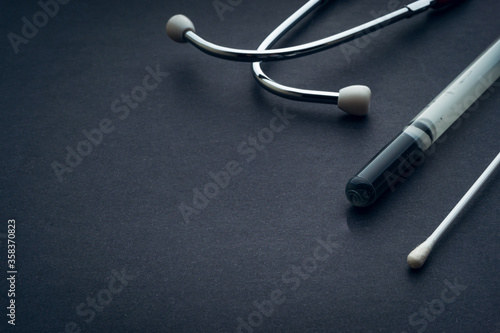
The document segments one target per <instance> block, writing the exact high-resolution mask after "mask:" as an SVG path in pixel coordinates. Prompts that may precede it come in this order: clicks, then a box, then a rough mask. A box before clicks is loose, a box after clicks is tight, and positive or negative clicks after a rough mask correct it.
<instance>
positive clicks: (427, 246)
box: [407, 153, 500, 269]
mask: <svg viewBox="0 0 500 333" xmlns="http://www.w3.org/2000/svg"><path fill="white" fill-rule="evenodd" d="M499 164H500V153H499V154H498V155H497V157H495V159H494V160H493V162H491V163H490V165H489V166H488V167H487V168H486V170H484V172H483V173H482V174H481V176H480V177H479V178H478V179H477V180H476V182H475V183H474V184H473V185H472V186H471V188H470V189H469V190H468V191H467V193H465V195H464V196H463V197H462V199H461V200H460V201H459V202H458V203H457V205H456V206H455V207H454V208H453V210H452V211H451V212H450V213H449V214H448V216H446V218H445V219H444V220H443V222H441V224H440V225H439V226H438V227H437V229H436V230H435V231H434V232H433V233H432V234H431V235H430V236H429V238H427V239H426V240H425V242H423V243H422V244H420V245H419V246H417V247H416V248H415V249H414V250H413V251H411V252H410V254H409V255H408V258H407V262H408V265H410V267H411V268H415V269H416V268H420V267H422V266H423V264H424V263H425V260H426V259H427V257H428V256H429V254H430V253H431V251H432V248H433V247H434V244H436V242H437V241H438V240H439V238H441V236H442V235H443V234H444V232H445V231H446V230H447V229H448V227H449V226H450V225H451V224H452V222H453V221H454V220H455V218H456V217H457V215H458V214H459V213H460V212H461V211H462V210H463V209H464V207H465V205H467V203H468V202H469V201H470V199H472V197H473V196H474V195H475V194H476V193H477V191H478V190H479V188H480V187H481V186H482V185H483V184H484V182H485V181H486V180H487V179H488V177H489V176H491V174H492V173H493V171H495V168H496V167H497V166H498V165H499Z"/></svg>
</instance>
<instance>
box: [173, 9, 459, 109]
mask: <svg viewBox="0 0 500 333" xmlns="http://www.w3.org/2000/svg"><path fill="white" fill-rule="evenodd" d="M325 1H326V0H310V1H308V2H307V3H306V4H305V5H303V6H302V7H301V8H300V9H299V10H297V11H296V12H295V13H294V14H292V16H290V17H289V18H288V19H287V20H285V21H284V22H283V23H282V24H281V25H280V26H278V27H277V28H276V29H275V30H274V31H273V32H272V33H271V34H270V35H269V36H268V37H267V38H266V39H265V40H264V41H263V42H262V43H261V45H260V46H259V48H258V49H257V50H240V49H234V48H228V47H224V46H220V45H216V44H213V43H210V42H208V41H206V40H204V39H203V38H201V37H200V36H198V35H197V34H196V33H195V27H194V25H193V23H192V22H191V21H190V20H189V18H187V17H186V16H184V15H175V16H173V17H172V18H170V20H169V21H168V22H167V26H166V30H167V34H168V35H169V37H170V38H171V39H173V40H174V41H176V42H180V43H185V42H190V43H191V44H193V45H194V46H195V47H197V48H198V49H200V50H201V51H203V52H205V53H207V54H210V55H212V56H215V57H218V58H223V59H228V60H233V61H243V62H253V64H252V67H253V72H254V76H255V78H256V79H257V81H258V82H259V84H260V85H262V86H263V87H264V88H265V89H267V90H268V91H270V92H272V93H274V94H276V95H279V96H282V97H285V98H289V99H293V100H298V101H306V102H314V103H328V104H337V105H338V107H339V108H340V109H342V110H344V111H345V112H347V113H350V114H354V115H365V114H366V113H367V112H368V106H369V103H370V98H371V92H370V89H369V88H368V87H366V86H349V87H346V88H343V89H341V90H340V91H339V92H327V91H317V90H305V89H298V88H292V87H288V86H285V85H282V84H280V83H277V82H275V81H274V80H272V79H271V78H270V77H269V76H267V75H266V74H265V73H264V72H263V71H262V68H261V66H260V63H259V62H261V61H277V60H285V59H292V58H297V57H302V56H306V55H309V54H313V53H316V52H319V51H322V50H325V49H328V48H331V47H334V46H338V45H341V44H343V43H346V42H349V41H351V40H353V39H356V38H358V37H360V36H363V35H365V34H368V33H370V32H374V31H376V30H378V29H381V28H382V27H385V26H387V25H390V24H392V23H395V22H397V21H399V20H401V19H403V18H408V17H410V16H413V15H414V14H417V13H420V12H422V11H425V10H426V9H428V8H430V7H432V8H438V7H442V6H445V5H448V4H450V3H452V2H455V1H457V0H418V1H415V2H412V3H410V4H408V5H407V6H405V7H403V8H401V9H399V10H396V11H394V12H392V13H389V14H387V15H384V16H382V17H380V18H377V19H374V20H372V21H369V22H367V23H365V24H362V25H359V26H357V27H354V28H352V29H349V30H346V31H344V32H341V33H338V34H336V35H333V36H330V37H326V38H323V39H320V40H317V41H314V42H310V43H306V44H302V45H297V46H293V47H287V48H280V49H271V50H269V49H268V48H270V47H272V45H273V44H274V43H275V42H276V41H277V40H278V39H279V38H280V37H281V36H283V35H284V34H285V33H286V32H287V31H289V30H290V29H291V28H292V27H293V26H294V25H295V24H297V22H299V21H300V20H301V19H302V18H304V17H305V16H306V15H307V14H309V13H310V12H311V11H312V10H313V9H314V8H316V7H317V6H319V5H320V4H321V3H323V2H325Z"/></svg>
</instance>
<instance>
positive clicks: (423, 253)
mask: <svg viewBox="0 0 500 333" xmlns="http://www.w3.org/2000/svg"><path fill="white" fill-rule="evenodd" d="M431 250H432V246H430V245H429V244H428V243H427V242H423V243H422V244H420V245H419V246H417V247H416V248H415V249H414V250H413V251H411V252H410V254H409V255H408V258H407V259H406V261H407V262H408V265H410V267H411V268H413V269H417V268H420V267H422V266H423V265H424V263H425V260H427V257H428V256H429V253H431Z"/></svg>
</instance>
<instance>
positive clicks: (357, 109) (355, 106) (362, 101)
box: [337, 86, 372, 116]
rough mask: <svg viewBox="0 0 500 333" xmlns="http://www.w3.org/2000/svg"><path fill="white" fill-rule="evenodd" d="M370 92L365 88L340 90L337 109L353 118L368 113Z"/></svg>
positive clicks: (357, 87)
mask: <svg viewBox="0 0 500 333" xmlns="http://www.w3.org/2000/svg"><path fill="white" fill-rule="evenodd" d="M371 97H372V92H371V90H370V88H368V87H367V86H349V87H345V88H342V89H340V91H339V100H338V103H337V105H338V107H339V109H341V110H342V111H345V112H347V113H349V114H353V115H355V116H364V115H366V114H367V113H368V108H369V107H370V99H371Z"/></svg>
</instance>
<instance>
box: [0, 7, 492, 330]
mask: <svg viewBox="0 0 500 333" xmlns="http://www.w3.org/2000/svg"><path fill="white" fill-rule="evenodd" d="M232 3H233V4H237V3H238V2H237V1H233V2H232ZM302 3H303V2H302V1H291V2H290V1H282V0H280V1H260V0H254V1H247V0H243V1H241V3H240V4H238V5H237V6H235V7H234V8H233V9H234V10H233V11H228V12H226V13H224V15H223V18H224V20H221V19H220V17H219V16H218V15H217V12H216V10H215V9H214V6H213V3H212V1H204V2H195V1H141V2H132V1H125V2H123V1H121V2H118V1H76V0H73V1H71V2H69V3H68V4H66V5H61V6H60V8H59V12H58V13H57V14H56V15H55V16H54V17H53V18H50V19H49V21H48V23H47V24H46V25H45V26H43V27H41V28H40V29H39V31H38V33H37V35H36V36H34V37H33V38H31V39H29V41H28V42H27V43H26V44H20V45H19V52H18V53H17V54H16V53H15V52H14V49H13V47H12V46H11V43H10V42H9V39H8V34H9V32H13V33H16V34H21V28H22V25H23V22H22V18H23V17H27V18H28V19H29V20H31V21H32V18H33V14H35V13H36V12H38V11H40V6H39V5H38V4H37V3H36V2H35V1H23V2H19V1H6V2H4V3H3V4H2V5H0V13H1V14H0V26H1V32H2V34H3V36H4V37H3V42H2V43H1V44H0V48H1V53H2V60H3V61H2V63H1V64H0V71H1V73H2V80H1V86H0V87H1V92H2V94H1V101H2V103H1V105H2V111H1V118H0V119H1V125H2V140H1V156H2V159H1V170H2V177H1V179H2V186H1V187H0V191H1V192H0V193H1V197H2V204H1V223H0V233H1V234H0V237H2V238H0V243H1V244H0V249H1V250H0V258H1V262H2V266H1V270H0V276H6V275H7V274H6V271H7V269H6V265H4V263H5V256H6V254H7V248H6V239H5V235H6V233H7V220H8V219H12V218H14V219H16V222H17V229H16V241H17V266H18V271H19V273H18V276H17V284H16V288H17V290H16V291H17V292H16V304H17V312H16V314H17V317H16V326H15V327H11V326H10V325H6V322H7V317H6V312H7V310H6V306H7V297H6V293H7V289H8V286H7V283H6V280H5V278H2V281H3V282H2V283H1V284H0V287H1V290H0V295H1V298H0V301H1V306H0V308H1V309H3V310H2V313H1V316H0V318H3V319H2V320H1V321H2V323H1V325H2V327H6V326H8V327H7V329H8V331H18V332H63V331H64V330H65V326H67V328H71V326H72V325H78V327H79V329H80V330H81V331H82V332H110V331H112V332H226V331H227V332H229V331H236V330H237V328H238V325H239V321H238V318H243V319H242V320H243V321H244V322H246V323H248V320H250V322H251V323H252V324H253V325H254V326H256V327H254V328H251V327H250V326H245V327H243V326H242V327H241V330H242V331H250V330H249V329H253V330H254V331H255V332H259V331H262V332H276V331H283V332H351V331H352V332H403V331H407V332H417V331H420V332H422V331H428V332H444V331H446V332H500V316H499V312H498V309H499V308H500V301H499V300H500V287H499V284H498V275H499V273H500V262H499V256H498V253H499V252H500V245H499V244H500V242H499V236H500V233H499V227H498V222H499V208H498V203H499V202H500V192H499V191H498V185H499V179H498V173H497V175H496V177H494V178H493V179H492V180H491V181H490V182H488V183H487V185H486V186H485V187H484V188H483V189H482V190H481V191H480V193H479V194H478V195H477V197H475V198H474V200H473V201H472V205H470V206H469V207H468V208H467V210H466V211H465V212H464V214H463V215H462V216H461V217H460V218H459V220H458V221H457V223H456V224H455V226H454V227H453V228H452V230H451V231H450V232H448V233H447V235H446V237H445V238H444V239H443V240H442V241H441V242H440V243H439V245H438V246H437V247H436V248H435V251H434V252H433V253H432V254H431V257H430V258H429V260H428V262H427V263H426V265H425V266H424V268H423V269H422V270H421V271H418V272H413V271H411V270H410V269H408V267H407V265H406V256H407V254H408V253H409V252H410V251H411V250H412V249H413V248H414V247H415V246H416V245H417V244H419V243H420V242H422V241H423V240H424V239H425V238H426V237H427V236H428V235H430V233H431V232H432V231H433V230H434V229H435V227H436V226H437V225H438V224H439V223H440V222H441V220H442V219H443V218H444V217H445V216H446V214H447V213H448V212H449V211H450V210H451V209H452V208H453V206H454V205H455V204H456V203H457V202H458V200H459V199H460V198H461V197H462V195H463V194H464V193H465V192H466V191H467V189H468V188H469V187H470V186H471V185H472V183H473V182H474V181H475V180H476V178H477V177H478V176H479V175H480V174H481V172H482V171H483V170H484V169H485V168H486V166H487V165H488V163H489V162H490V161H491V160H492V159H493V158H494V157H495V156H496V154H497V153H498V151H499V144H498V143H499V138H500V134H499V131H498V128H499V127H500V120H499V117H498V111H499V108H500V91H498V90H499V87H500V85H499V83H498V82H497V83H496V84H495V87H494V91H493V92H491V93H490V94H489V95H488V96H487V97H486V96H485V98H483V100H481V101H480V102H479V103H478V104H476V105H475V106H474V107H473V109H474V111H470V112H468V113H467V115H466V117H464V118H462V119H461V120H460V121H459V123H457V124H456V125H455V126H454V127H455V128H454V129H450V130H449V132H447V133H446V137H445V140H444V142H441V143H439V144H436V145H435V147H434V148H435V150H434V151H435V153H434V154H431V155H430V156H428V158H427V159H426V161H425V163H424V165H422V166H421V167H420V168H419V169H418V170H416V171H415V172H414V174H413V175H412V176H411V177H409V178H408V179H407V180H406V181H405V182H404V184H400V186H398V187H397V189H396V191H395V192H394V193H388V194H386V195H384V196H383V197H382V198H381V199H380V200H379V202H377V204H376V205H375V206H373V207H372V208H370V209H365V210H360V209H354V208H353V207H351V206H350V205H349V203H348V202H347V200H346V198H345V196H344V186H345V184H346V182H347V180H348V179H349V178H350V177H351V176H353V175H354V174H355V172H356V171H357V170H358V169H359V168H360V167H361V166H363V165H364V164H365V163H366V162H367V161H368V160H369V159H370V158H371V157H372V156H373V155H374V154H376V153H377V152H378V150H379V149H380V148H381V147H383V146H384V145H385V144H386V143H387V142H388V141H389V140H390V139H391V138H392V137H394V135H396V134H397V133H398V132H399V131H400V130H401V129H402V128H403V126H404V125H405V124H406V123H407V122H408V121H410V120H411V119H412V118H413V117H414V115H416V114H417V113H418V112H419V111H420V110H421V109H422V108H423V107H424V106H425V105H426V104H427V103H428V102H430V101H431V100H432V99H433V98H434V97H435V96H436V95H437V94H438V93H439V92H440V91H441V90H442V89H443V88H444V87H445V86H446V85H447V84H448V83H449V82H451V80H453V78H455V77H456V76H457V75H458V74H459V73H460V72H461V71H462V70H463V69H464V68H465V67H466V66H467V65H468V64H469V63H470V62H471V61H472V60H474V58H475V57H476V56H477V55H479V54H480V53H481V52H482V51H483V50H484V49H485V48H486V47H487V46H488V45H489V44H490V43H491V42H493V41H494V40H495V38H496V37H497V34H498V32H499V31H500V29H499V28H500V23H499V20H498V12H499V9H500V8H499V5H498V2H497V1H495V0H489V1H477V0H476V1H474V0H470V1H465V2H463V3H462V4H460V5H459V6H456V7H453V8H449V9H448V10H446V11H428V12H425V13H422V14H419V15H418V16H415V17H413V18H411V19H407V20H403V21H401V22H399V23H397V24H395V25H392V26H390V27H387V28H385V29H383V30H382V31H380V33H378V34H376V35H375V36H373V35H372V36H369V37H367V38H365V39H364V40H362V41H358V42H353V43H350V44H349V45H350V48H348V49H346V48H343V49H341V48H335V49H331V50H328V51H325V52H322V53H320V54H317V55H312V56H309V57H306V58H299V59H295V60H290V61H287V62H282V63H275V64H267V65H266V66H265V69H266V70H268V71H269V74H270V75H271V76H273V77H274V78H275V79H277V80H279V81H281V82H284V83H287V84H291V85H296V86H300V87H310V88H315V89H326V90H337V89H339V88H341V87H344V86H347V85H351V84H365V85H368V86H369V87H370V88H371V89H372V92H373V98H372V104H371V113H370V114H369V116H367V117H366V118H364V119H357V118H353V117H349V116H346V115H343V113H342V112H341V111H339V110H338V109H337V108H336V107H335V106H331V105H311V104H305V103H299V102H293V101H287V100H283V99H280V98H278V97H275V96H273V95H270V94H269V93H267V92H265V91H263V90H262V89H261V88H260V87H258V86H257V84H256V83H255V82H254V80H253V78H252V77H251V71H250V68H249V67H250V66H249V65H248V64H242V63H230V62H226V61H223V60H219V59H214V58H210V57H208V56H206V55H205V54H202V53H200V52H199V51H198V50H196V49H194V48H193V47H192V46H190V45H179V44H175V43H174V42H172V41H170V40H169V39H168V38H167V36H166V34H165V31H164V24H165V22H166V21H167V20H168V18H169V17H170V16H172V15H174V14H177V13H184V14H186V15H188V16H189V17H191V19H192V20H193V22H194V23H195V25H196V28H197V31H198V32H199V33H200V34H201V35H202V36H204V37H206V38H207V39H209V40H211V41H213V42H217V43H221V44H224V45H228V46H235V47H241V48H255V47H257V46H258V44H259V43H260V42H261V41H262V40H263V39H264V38H265V37H266V35H267V34H268V33H269V32H270V31H271V30H272V29H274V27H275V26H276V25H277V24H279V23H281V21H283V20H284V19H285V18H286V17H287V16H288V15H289V14H291V13H292V12H293V11H294V10H295V9H296V8H298V7H299V6H300V5H301V4H302ZM394 5H396V6H402V5H403V3H399V2H398V1H368V0H364V1H361V0H359V1H331V3H330V4H327V5H326V6H324V7H322V8H321V9H319V10H318V11H316V12H315V13H314V14H313V15H312V16H311V18H310V19H306V20H305V21H304V22H303V23H302V24H300V25H299V26H298V29H294V30H292V31H291V33H290V34H289V35H287V36H286V37H285V38H284V39H283V41H282V42H280V43H279V44H278V45H293V44H297V43H302V42H307V41H311V40H314V39H317V38H320V37H325V36H328V35H329V34H331V33H335V32H338V31H341V30H343V29H345V28H348V27H352V26H353V25H356V24H359V23H362V22H364V21H366V20H369V19H371V18H372V17H373V16H372V13H378V12H380V11H382V10H387V9H388V8H391V7H392V6H394ZM148 66H149V68H150V69H149V70H150V71H155V70H157V69H158V70H160V71H161V72H165V73H168V76H167V75H166V74H165V75H163V76H160V77H158V81H161V82H160V83H158V85H157V87H156V88H154V89H152V90H150V91H148V94H147V97H146V98H145V99H144V100H143V101H142V102H140V103H139V104H138V105H137V106H135V105H134V106H135V108H128V109H129V113H128V114H127V113H126V109H125V108H124V105H125V104H124V103H122V102H120V99H121V95H122V94H130V93H131V92H132V91H134V92H135V93H140V91H139V90H140V89H139V90H138V89H136V88H135V87H137V86H140V85H142V84H143V79H144V78H145V77H146V75H148V70H147V69H146V68H147V67H148ZM148 80H149V81H147V82H146V83H147V84H149V85H150V86H151V85H153V84H155V80H154V79H148ZM134 89H135V90H134ZM116 99H118V102H115V104H116V105H115V111H117V112H116V113H115V112H113V110H112V106H111V105H112V103H113V102H114V101H115V100H116ZM117 108H120V109H117ZM284 109H286V110H287V112H288V113H289V114H291V115H293V116H294V117H292V116H290V119H288V120H286V121H285V123H287V124H286V125H284V126H283V127H284V128H283V130H282V131H281V132H279V133H275V134H274V136H273V138H272V140H268V141H269V143H267V144H265V148H264V147H260V146H259V149H261V150H250V147H251V146H250V145H249V140H250V142H251V141H252V138H255V137H258V133H259V132H260V133H261V135H262V133H264V135H265V134H269V131H267V130H263V129H264V128H269V126H270V122H271V121H272V119H273V117H275V113H276V112H278V113H280V112H283V110H284ZM106 119H109V121H110V122H111V123H109V122H107V121H106ZM100 123H101V125H102V126H103V128H104V129H105V130H107V132H108V133H105V134H103V137H102V142H100V143H99V144H98V145H92V152H91V153H90V154H88V156H85V157H83V159H82V161H80V163H79V164H78V163H76V162H77V161H72V162H74V163H76V164H78V165H74V168H72V172H71V173H69V172H68V173H64V174H63V175H62V176H61V177H62V182H60V181H59V180H58V177H57V176H56V173H55V172H54V170H53V167H52V165H53V164H54V162H58V163H61V164H65V158H66V155H67V147H70V149H75V150H76V149H77V148H78V144H79V142H80V141H82V140H85V136H84V134H83V132H82V131H84V130H86V131H91V130H93V129H95V128H98V127H99V124H100ZM276 124H278V125H279V124H281V123H280V121H276V123H275V125H276ZM280 128H281V127H280ZM93 133H95V132H93ZM266 138H267V139H269V138H268V137H266ZM94 140H97V141H96V142H99V141H101V139H100V138H99V135H96V136H95V137H94ZM83 145H85V143H84V144H83ZM85 148H88V147H84V146H82V145H81V146H80V149H85ZM247 160H249V161H247ZM70 162H71V161H70ZM227 167H229V168H230V169H231V171H233V175H232V176H231V178H230V181H229V184H228V185H227V186H225V188H223V189H219V191H218V193H216V195H215V193H214V198H212V199H208V203H207V202H197V204H198V205H199V206H198V208H199V209H198V210H197V214H193V215H191V216H189V217H188V220H189V223H186V222H185V220H184V219H183V216H182V214H181V211H180V209H179V206H180V205H186V206H187V205H189V206H192V205H193V197H194V195H195V193H196V191H197V190H201V191H203V188H204V187H205V185H206V184H209V183H211V182H212V181H213V180H212V177H211V173H212V174H217V173H220V171H222V170H225V169H226V168H227ZM67 171H69V170H67ZM223 185H225V184H223ZM210 186H212V185H208V187H209V190H213V191H215V189H214V188H213V187H212V188H210ZM202 201H203V200H202ZM186 206H184V207H186ZM318 239H319V240H318ZM327 243H334V245H325V244H327ZM321 244H323V245H321ZM314 256H316V257H317V258H319V259H320V260H317V259H312V258H314ZM321 260H323V261H321ZM301 265H305V267H306V269H309V270H310V273H307V271H306V270H305V269H303V268H300V271H298V268H297V267H299V266H301ZM294 267H295V268H294ZM122 270H125V272H126V275H130V276H133V278H132V277H130V276H129V279H128V280H126V281H125V284H126V285H125V286H123V287H122V288H119V286H120V285H121V283H119V282H118V280H117V279H116V278H114V277H113V276H114V275H113V272H114V274H115V276H116V275H120V274H118V273H117V272H121V271H122ZM450 283H451V284H455V283H456V284H459V285H460V286H462V287H458V289H457V288H454V289H453V288H452V289H449V284H450ZM110 284H111V285H110ZM111 289H112V290H113V291H114V293H112V292H111V291H110V290H111ZM96 295H97V296H99V297H100V299H101V301H100V302H103V303H106V304H104V305H103V306H102V307H101V306H99V305H97V306H95V309H96V310H91V309H92V308H91V307H90V306H89V305H87V302H88V301H90V302H91V301H92V300H91V299H92V298H93V297H96ZM87 298H88V299H87ZM271 299H274V300H275V302H276V303H278V304H275V305H273V308H272V309H271V307H270V306H269V304H270V303H269V302H267V300H271ZM255 301H256V302H257V303H259V304H264V307H265V308H264V309H262V310H261V311H262V312H264V315H260V317H259V315H257V313H256V312H254V311H256V306H255V304H254V303H255ZM98 302H99V301H98ZM82 304H83V305H82ZM429 308H430V310H426V309H429ZM78 310H80V311H79V312H77V311H78ZM425 311H428V312H427V314H426V312H425ZM92 313H94V315H92ZM72 322H74V324H72ZM245 329H246V330H245ZM69 331H70V330H69ZM75 331H78V329H77V330H75Z"/></svg>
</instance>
